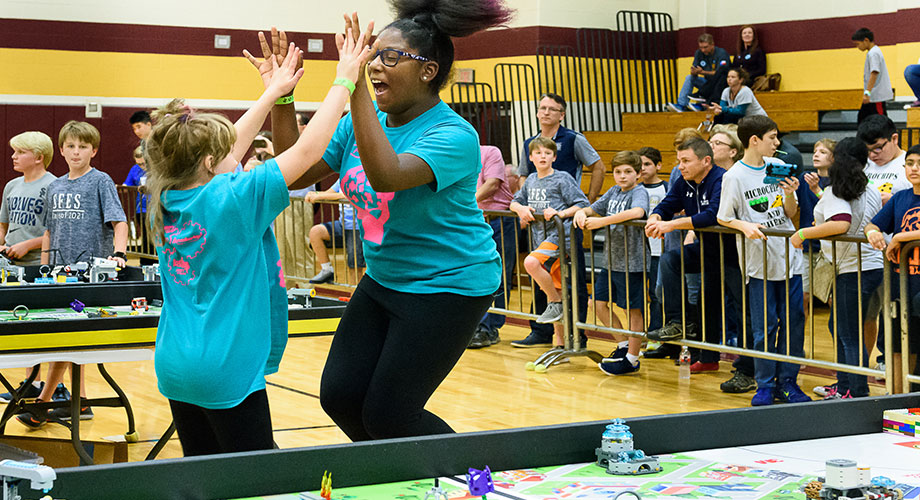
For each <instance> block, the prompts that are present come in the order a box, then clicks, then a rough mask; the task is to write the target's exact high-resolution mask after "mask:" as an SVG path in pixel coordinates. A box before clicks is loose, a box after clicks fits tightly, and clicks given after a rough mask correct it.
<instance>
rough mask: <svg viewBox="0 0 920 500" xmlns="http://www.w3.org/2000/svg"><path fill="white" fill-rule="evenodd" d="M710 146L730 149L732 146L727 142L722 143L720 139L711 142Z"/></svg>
mask: <svg viewBox="0 0 920 500" xmlns="http://www.w3.org/2000/svg"><path fill="white" fill-rule="evenodd" d="M709 145H710V146H728V147H731V144H729V143H727V142H722V141H720V140H718V139H712V140H710V141H709Z"/></svg>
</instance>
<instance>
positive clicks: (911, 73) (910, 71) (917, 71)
mask: <svg viewBox="0 0 920 500" xmlns="http://www.w3.org/2000/svg"><path fill="white" fill-rule="evenodd" d="M904 79H905V80H907V84H908V85H910V89H911V90H913V91H914V97H916V98H917V100H918V101H920V64H911V65H909V66H907V67H906V68H904Z"/></svg>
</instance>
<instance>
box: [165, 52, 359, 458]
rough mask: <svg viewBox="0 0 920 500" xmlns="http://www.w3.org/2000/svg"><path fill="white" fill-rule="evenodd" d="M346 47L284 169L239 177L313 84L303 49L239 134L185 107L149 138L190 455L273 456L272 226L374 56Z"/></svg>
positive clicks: (280, 71)
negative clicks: (248, 156) (289, 103)
mask: <svg viewBox="0 0 920 500" xmlns="http://www.w3.org/2000/svg"><path fill="white" fill-rule="evenodd" d="M337 42H338V47H339V57H340V61H339V64H338V67H337V71H336V74H337V77H338V78H337V79H336V80H335V82H334V83H333V86H332V88H331V89H329V92H328V94H327V95H326V98H325V100H324V101H323V103H322V106H321V107H320V109H319V110H318V111H317V112H316V114H315V115H314V117H313V119H312V120H311V121H310V123H309V125H307V128H306V129H305V130H304V133H303V134H302V135H301V136H300V138H299V140H298V141H297V143H296V144H294V146H292V147H291V148H290V149H288V150H287V151H285V152H283V153H281V154H280V155H278V156H277V157H276V158H275V159H274V160H271V161H268V162H266V163H265V164H263V165H260V166H259V167H256V168H254V169H253V170H251V171H249V172H239V173H233V171H234V169H235V167H236V166H237V165H238V164H239V159H240V158H242V156H243V154H245V152H246V150H248V149H249V146H250V144H251V143H252V140H253V138H254V137H255V135H256V133H257V132H258V131H259V128H260V126H261V124H262V123H263V122H264V121H265V118H266V116H267V115H268V112H269V111H270V110H271V108H272V106H273V105H274V104H275V102H276V100H278V98H280V97H282V96H284V95H286V94H288V93H289V92H290V91H292V90H293V88H294V85H296V83H297V81H298V80H299V79H300V77H301V75H303V69H297V67H298V66H299V64H298V63H299V58H300V57H301V54H302V53H301V52H300V50H299V49H297V48H296V47H294V45H293V44H291V46H290V47H289V50H288V53H287V56H286V57H285V58H284V61H283V62H282V63H281V64H280V66H279V65H278V63H277V60H276V59H275V58H274V57H272V58H271V64H270V65H268V66H271V72H270V75H268V76H266V75H267V72H262V73H263V76H265V77H266V78H265V83H266V89H265V92H264V93H263V94H262V96H261V97H260V98H259V100H258V101H256V103H255V105H253V107H252V108H250V109H249V110H248V111H247V112H246V113H245V114H244V115H243V116H242V117H241V118H240V119H239V120H238V121H237V122H236V123H235V124H233V123H230V121H229V120H227V119H226V118H225V117H223V116H222V115H217V114H209V113H197V112H195V111H194V110H192V109H191V108H189V107H188V106H186V105H184V103H183V102H182V101H181V100H175V101H173V102H171V103H170V104H169V105H167V106H166V107H165V108H164V109H162V110H161V111H160V112H159V113H158V114H159V120H158V121H157V123H156V125H155V126H154V128H153V130H152V132H151V134H150V136H149V137H148V139H147V155H148V169H149V170H148V176H149V178H148V189H149V193H150V206H149V208H150V210H149V212H148V213H149V216H150V219H151V226H152V231H153V234H154V235H155V238H156V242H157V254H158V257H159V260H160V263H161V267H160V272H161V276H162V280H161V281H162V287H163V297H164V304H163V311H162V313H161V316H160V322H159V326H158V328H157V349H156V358H155V364H156V374H157V383H158V386H159V389H160V392H161V393H162V394H163V395H164V396H166V398H168V399H169V404H170V410H171V411H172V416H173V420H174V422H175V424H176V429H177V431H178V433H179V440H180V442H181V443H182V450H183V453H184V454H185V455H186V456H189V455H203V454H210V453H228V452H237V451H248V450H256V449H271V448H272V447H273V439H272V426H271V416H270V414H269V408H268V398H267V396H266V393H265V375H266V374H269V373H274V372H276V371H277V370H278V363H279V362H280V357H281V353H282V352H283V349H284V343H285V342H286V340H287V301H286V300H285V293H284V280H283V273H282V270H281V267H280V266H281V263H280V257H279V254H278V247H277V243H276V242H275V239H274V236H273V235H272V233H271V229H270V225H271V222H272V221H273V220H274V219H275V217H277V216H278V215H279V214H280V213H281V211H282V210H284V208H285V207H286V206H287V204H288V192H287V185H288V184H290V183H293V182H294V181H295V180H296V179H297V178H298V177H300V176H301V175H303V173H304V171H306V169H307V167H308V166H309V165H311V164H313V163H315V162H316V161H317V160H319V158H320V155H321V154H322V153H323V151H324V150H325V148H326V145H327V144H328V142H329V138H330V137H331V136H332V132H333V130H334V128H335V124H336V122H337V121H338V118H339V117H340V116H341V114H342V111H343V110H344V108H345V104H346V102H347V101H348V97H349V94H350V90H349V88H353V83H352V82H354V80H355V79H356V78H357V74H358V66H359V64H360V63H359V61H364V60H365V59H366V58H367V57H368V55H369V52H370V48H369V47H367V46H366V45H365V43H364V37H359V38H357V39H355V37H352V36H351V34H348V36H346V37H342V36H341V35H338V36H337ZM249 57H250V58H251V56H249ZM266 64H267V63H266Z"/></svg>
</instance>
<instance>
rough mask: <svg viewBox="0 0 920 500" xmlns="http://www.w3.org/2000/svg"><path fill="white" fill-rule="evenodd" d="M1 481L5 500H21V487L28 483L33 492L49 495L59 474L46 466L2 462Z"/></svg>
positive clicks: (0, 467) (12, 461)
mask: <svg viewBox="0 0 920 500" xmlns="http://www.w3.org/2000/svg"><path fill="white" fill-rule="evenodd" d="M0 479H2V480H3V500H20V499H21V498H22V497H21V496H19V487H20V486H21V485H22V484H24V483H25V482H26V481H29V486H30V487H31V488H32V489H33V490H41V491H43V492H45V493H48V491H49V490H51V486H52V485H53V484H54V480H55V479H57V474H55V472H54V469H52V468H51V467H48V466H46V465H37V464H31V463H28V462H17V461H15V460H0ZM45 498H48V497H45Z"/></svg>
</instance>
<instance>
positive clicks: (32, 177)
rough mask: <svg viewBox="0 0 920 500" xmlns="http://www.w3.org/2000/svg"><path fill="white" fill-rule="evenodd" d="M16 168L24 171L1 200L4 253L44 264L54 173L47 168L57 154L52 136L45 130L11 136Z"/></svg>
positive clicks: (13, 258)
mask: <svg viewBox="0 0 920 500" xmlns="http://www.w3.org/2000/svg"><path fill="white" fill-rule="evenodd" d="M10 147H12V148H13V170H15V171H17V172H21V173H22V177H17V178H15V179H13V180H11V181H10V182H8V183H7V184H6V186H5V187H4V188H3V199H2V200H0V254H2V255H4V256H6V257H7V258H8V259H10V260H11V261H12V263H13V264H16V265H19V266H32V265H38V264H40V263H41V248H42V235H43V234H44V233H45V225H44V223H43V218H44V212H45V206H46V205H45V191H46V190H47V188H48V185H49V184H51V181H53V180H54V175H52V174H51V173H49V172H48V171H47V170H45V169H46V168H48V165H49V164H51V158H52V157H53V155H54V144H53V143H52V142H51V138H50V137H48V136H47V135H45V134H43V133H41V132H23V133H21V134H19V135H17V136H15V137H13V138H12V139H10Z"/></svg>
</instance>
